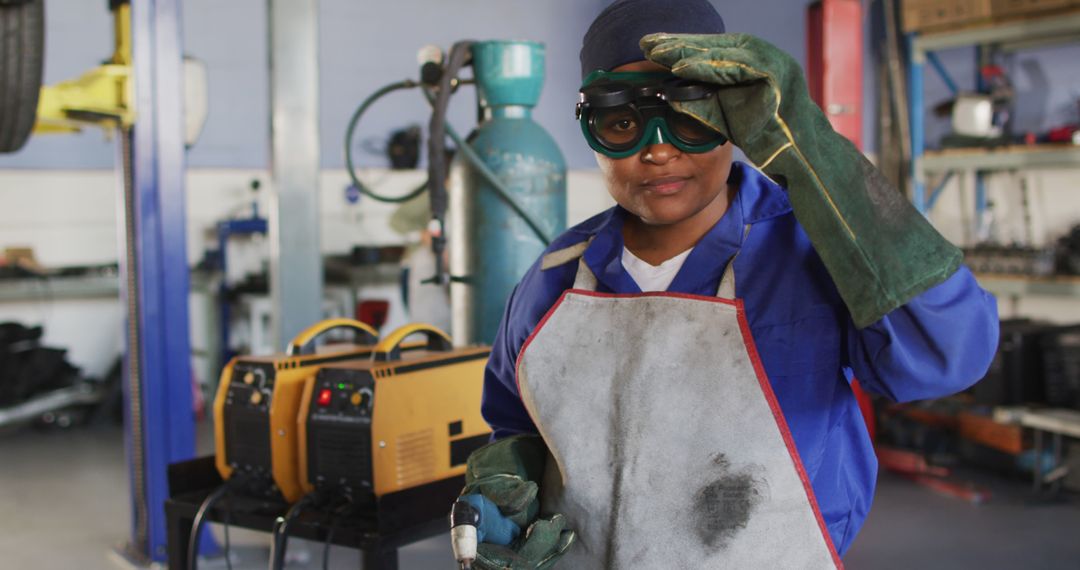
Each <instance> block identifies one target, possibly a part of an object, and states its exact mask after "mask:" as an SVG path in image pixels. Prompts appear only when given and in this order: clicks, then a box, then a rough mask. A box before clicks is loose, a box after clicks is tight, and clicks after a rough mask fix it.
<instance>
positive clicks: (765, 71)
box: [641, 34, 962, 328]
mask: <svg viewBox="0 0 1080 570" xmlns="http://www.w3.org/2000/svg"><path fill="white" fill-rule="evenodd" d="M641 48H642V51H643V52H644V53H645V56H646V57H647V58H648V59H649V60H651V61H653V62H656V63H658V64H660V65H663V66H665V67H669V68H671V72H672V73H673V74H675V75H676V76H678V77H682V78H685V79H691V80H694V81H702V82H707V83H714V84H717V85H720V86H722V87H721V89H720V90H719V91H718V93H717V96H716V98H715V99H713V98H710V99H704V100H700V101H686V102H681V103H676V102H673V103H672V106H673V107H674V108H675V110H677V111H679V112H682V113H686V114H688V115H691V116H693V117H695V118H696V119H698V120H700V121H702V122H703V123H705V124H707V125H709V126H710V127H712V128H714V129H716V130H717V131H719V132H720V133H721V134H723V135H724V136H726V137H727V138H728V139H730V140H731V141H732V142H733V143H734V144H735V145H736V146H738V147H739V148H740V149H742V151H743V152H744V153H745V154H746V156H747V157H748V158H749V159H750V160H751V161H752V162H753V163H754V164H755V165H756V166H757V167H758V168H759V169H761V170H762V171H763V172H764V173H765V174H766V175H767V176H769V177H770V178H771V179H772V180H774V181H775V182H777V183H779V184H780V185H781V186H784V187H785V188H787V190H788V198H789V200H790V201H791V205H792V208H793V210H794V212H795V217H796V218H797V219H798V220H799V223H800V224H801V225H802V227H803V229H804V230H805V231H806V234H807V235H808V236H809V237H810V241H811V242H812V243H813V244H814V248H815V250H817V252H818V255H820V256H821V259H822V261H823V262H824V263H825V267H826V269H828V271H829V274H830V275H831V276H832V278H833V281H834V282H835V283H836V287H837V289H838V290H839V292H840V296H841V297H842V298H843V300H844V303H845V304H846V305H847V307H848V310H849V311H850V313H851V316H852V318H853V320H854V321H855V325H856V326H857V327H859V328H862V327H865V326H867V325H869V324H871V323H874V322H876V321H877V320H879V319H881V317H883V316H885V315H886V314H887V313H888V312H889V311H892V310H893V309H895V308H897V307H899V306H901V305H903V304H905V303H906V302H908V301H909V300H910V299H911V298H912V297H915V296H916V295H918V294H919V293H922V292H923V291H926V290H927V289H929V288H931V287H933V286H934V285H937V284H938V283H941V282H942V281H944V280H945V279H947V278H948V277H949V276H950V275H952V274H953V272H955V271H956V270H957V268H958V267H959V266H960V263H961V260H962V254H961V253H960V250H959V249H957V248H956V247H955V246H953V245H952V244H951V243H949V242H948V241H947V240H945V238H943V237H942V236H941V235H940V234H939V233H938V232H937V231H936V230H935V229H934V228H933V227H932V226H931V225H930V223H929V222H928V221H927V220H926V218H924V217H923V216H922V215H921V214H919V212H918V211H917V210H915V208H914V207H913V206H912V205H911V204H910V203H909V202H908V201H907V199H905V197H904V196H903V194H901V193H900V192H899V191H897V190H896V189H895V188H893V187H892V186H891V185H890V184H889V183H888V181H886V180H885V178H884V177H883V176H882V175H881V173H880V172H878V170H877V169H876V168H874V166H873V165H872V164H870V162H869V161H868V160H867V159H866V158H865V157H864V156H863V155H862V153H861V152H859V150H858V149H857V148H855V146H854V145H853V144H852V143H851V142H850V141H848V140H847V139H846V138H844V137H843V136H842V135H840V134H838V133H836V132H835V131H834V130H833V128H832V125H830V124H829V120H828V118H827V117H826V116H825V114H824V113H823V112H822V111H821V109H820V108H819V107H818V106H817V105H816V104H815V103H814V102H813V100H811V98H810V94H809V92H808V91H807V87H806V79H805V78H804V76H803V73H802V69H801V68H800V67H799V64H798V63H797V62H796V61H795V60H794V59H793V58H792V57H791V56H789V55H788V54H787V53H785V52H783V51H782V50H780V49H779V48H777V47H775V46H773V45H771V44H769V43H768V42H766V41H764V40H761V39H759V38H756V37H753V36H750V35H746V34H716V35H693V34H650V35H648V36H645V37H644V38H642V40H641ZM856 72H858V70H856Z"/></svg>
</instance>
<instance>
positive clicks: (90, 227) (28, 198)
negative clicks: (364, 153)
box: [0, 169, 612, 378]
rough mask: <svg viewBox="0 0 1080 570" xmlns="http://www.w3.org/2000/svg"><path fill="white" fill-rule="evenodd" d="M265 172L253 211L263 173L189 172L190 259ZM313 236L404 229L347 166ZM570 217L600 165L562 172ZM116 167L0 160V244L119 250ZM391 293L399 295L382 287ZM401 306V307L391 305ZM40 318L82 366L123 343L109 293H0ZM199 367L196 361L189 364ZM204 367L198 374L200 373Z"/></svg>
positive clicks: (244, 265) (334, 248) (256, 246)
mask: <svg viewBox="0 0 1080 570" xmlns="http://www.w3.org/2000/svg"><path fill="white" fill-rule="evenodd" d="M425 176H426V173H424V172H418V171H416V172H414V171H407V172H390V171H386V170H367V171H364V172H363V173H362V174H361V177H362V179H363V180H364V181H365V183H367V184H369V185H371V186H372V187H374V188H377V189H378V190H379V191H381V192H384V193H386V194H400V193H403V192H404V191H406V190H407V189H410V188H413V187H415V186H416V184H417V183H418V182H421V181H423V179H424V177H425ZM253 179H258V180H260V181H261V182H262V188H263V189H262V190H261V191H260V192H259V195H260V196H259V202H260V206H259V208H260V212H261V213H262V214H263V215H265V214H266V213H267V212H268V210H267V204H268V200H267V198H268V190H269V188H268V181H269V175H268V173H266V172H264V171H261V170H257V169H250V170H241V169H197V170H190V171H189V172H188V176H187V197H188V200H187V203H188V208H187V218H188V236H187V255H188V260H189V262H190V263H191V264H194V263H196V262H197V261H198V260H199V259H200V258H201V257H202V255H203V251H204V250H205V249H206V248H207V247H210V248H212V249H213V248H216V247H217V245H216V243H217V238H216V233H215V224H216V223H217V222H218V221H220V220H223V219H225V218H227V217H230V216H233V217H246V216H247V215H249V212H250V203H251V201H252V192H251V190H250V182H251V180H253ZM320 184H321V186H320V195H319V197H320V211H321V214H322V215H321V218H320V224H321V228H320V230H321V231H320V236H321V240H322V250H323V252H324V253H346V252H348V251H350V250H351V249H352V247H353V246H355V245H369V246H370V245H395V244H402V243H405V237H404V236H401V235H399V234H397V233H396V232H394V231H393V230H391V229H390V227H389V224H388V221H389V218H390V215H391V214H392V213H393V212H394V210H395V206H394V205H393V204H383V203H379V202H375V201H373V200H369V199H361V200H360V201H359V202H358V203H356V204H349V203H348V202H347V201H346V200H345V197H344V196H345V188H346V186H348V184H349V180H348V175H347V174H346V172H345V171H343V170H329V171H325V172H323V174H322V178H321V182H320ZM568 185H569V188H568V190H569V191H568V210H569V213H568V218H569V222H570V223H571V224H572V223H576V222H578V221H581V220H584V219H585V218H587V217H588V216H590V215H592V214H594V213H596V212H599V211H601V210H603V209H604V208H607V207H609V206H610V205H611V204H612V201H611V199H610V197H609V196H608V195H607V193H606V191H605V190H604V187H603V183H602V180H601V179H600V174H599V172H598V171H595V170H593V171H572V172H570V174H569V176H568ZM116 197H117V191H116V176H115V174H114V173H113V171H111V170H80V171H72V170H67V171H64V170H3V169H0V248H3V247H12V246H27V247H31V248H33V249H34V252H35V255H36V257H37V259H38V261H39V262H40V263H41V264H43V265H45V266H47V267H59V266H65V265H87V264H101V263H111V262H115V261H116V260H117V252H118V249H117V247H118V242H117V239H118V230H117V225H116V224H117V199H116ZM267 252H268V246H267V244H266V243H265V241H263V240H260V239H254V240H247V241H245V240H236V242H235V243H232V244H231V245H230V249H229V256H230V258H229V264H230V278H234V279H235V278H240V277H242V275H243V273H246V272H250V271H255V270H257V269H258V268H259V267H260V265H261V264H263V263H264V262H265V256H266V255H267ZM388 296H389V297H391V299H392V300H393V302H397V296H396V295H388ZM191 301H192V302H191V310H192V313H193V315H192V322H191V334H192V348H193V350H197V351H198V350H204V349H205V348H206V347H207V346H208V340H209V339H208V338H207V335H208V334H209V331H212V330H214V329H213V328H212V326H211V325H209V324H208V322H207V318H206V316H205V313H206V311H212V310H214V307H213V306H212V305H210V304H208V303H207V302H206V299H205V298H204V297H201V295H196V294H193V295H192V299H191ZM395 310H397V311H399V312H400V311H402V309H400V308H398V309H395ZM6 320H13V321H19V322H23V323H27V324H41V325H44V327H45V342H47V343H49V344H52V345H56V346H66V347H69V348H70V356H71V359H72V361H73V362H74V363H75V364H77V365H79V366H81V367H83V369H84V371H85V372H86V373H87V374H91V375H101V374H104V373H105V372H106V371H107V369H108V367H109V365H110V364H111V363H112V361H113V359H114V358H115V357H116V356H117V355H118V354H119V353H120V350H121V347H122V326H123V314H122V312H121V307H120V304H119V302H118V301H117V300H116V299H84V300H53V299H50V297H49V295H48V291H47V290H45V289H43V290H42V295H41V296H40V297H39V298H36V299H34V300H32V301H26V302H19V303H10V302H9V303H4V302H0V322H2V321H6ZM200 368H203V367H199V366H197V367H196V369H197V370H199V369H200ZM207 374H208V372H206V371H205V369H204V371H203V372H202V373H200V374H199V376H200V377H203V378H205V376H206V375H207Z"/></svg>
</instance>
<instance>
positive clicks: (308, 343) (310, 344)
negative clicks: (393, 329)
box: [285, 319, 379, 356]
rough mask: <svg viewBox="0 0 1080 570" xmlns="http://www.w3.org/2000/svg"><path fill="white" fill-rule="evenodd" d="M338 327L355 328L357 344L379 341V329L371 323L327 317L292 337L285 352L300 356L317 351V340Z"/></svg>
mask: <svg viewBox="0 0 1080 570" xmlns="http://www.w3.org/2000/svg"><path fill="white" fill-rule="evenodd" d="M336 329H353V330H354V331H356V334H357V337H358V338H357V340H356V343H357V344H375V343H376V342H378V341H379V331H377V330H375V329H373V328H371V326H370V325H368V324H366V323H362V322H360V321H357V320H354V319H326V320H325V321H319V322H317V323H315V324H313V325H311V326H310V327H308V328H307V329H305V330H304V331H302V332H301V333H300V334H298V335H296V338H294V339H292V342H290V343H289V346H287V347H285V354H288V355H289V356H300V355H302V354H313V353H314V352H315V340H316V339H318V338H319V337H320V336H322V335H324V334H326V333H328V332H330V331H332V330H336Z"/></svg>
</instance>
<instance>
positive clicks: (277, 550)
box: [270, 494, 315, 570]
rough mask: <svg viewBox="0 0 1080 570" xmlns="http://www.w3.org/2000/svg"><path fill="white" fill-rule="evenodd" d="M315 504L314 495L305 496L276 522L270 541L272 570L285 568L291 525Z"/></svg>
mask: <svg viewBox="0 0 1080 570" xmlns="http://www.w3.org/2000/svg"><path fill="white" fill-rule="evenodd" d="M314 503H315V496H314V494H308V495H304V497H303V498H302V499H300V500H299V501H297V502H296V504H295V505H293V506H292V507H291V508H290V509H289V510H288V512H286V513H285V516H283V517H278V518H277V519H275V520H274V529H273V531H272V533H271V540H270V570H281V569H282V568H284V567H285V549H286V547H287V546H288V542H289V525H290V524H292V522H293V521H294V520H296V517H298V516H300V513H301V512H302V511H303V510H304V509H306V508H308V507H310V506H311V505H313V504H314Z"/></svg>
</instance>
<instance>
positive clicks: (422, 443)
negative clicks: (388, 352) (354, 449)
mask: <svg viewBox="0 0 1080 570" xmlns="http://www.w3.org/2000/svg"><path fill="white" fill-rule="evenodd" d="M466 350H468V351H471V352H476V351H478V350H483V351H485V352H486V351H487V349H475V348H474V349H466ZM455 354H458V351H455ZM441 360H446V361H452V359H450V358H446V357H443V358H441ZM486 365H487V358H481V359H476V360H470V361H466V362H460V363H456V364H443V365H439V366H435V367H432V368H428V369H425V370H419V371H415V372H404V373H401V374H398V373H396V371H395V370H394V367H391V366H387V367H383V368H382V369H380V370H379V371H378V373H377V374H376V376H375V395H374V406H375V408H374V414H373V415H372V425H371V440H372V441H371V449H372V454H373V455H374V457H373V458H372V463H373V465H372V473H373V475H374V479H375V480H374V487H375V496H376V497H381V496H383V495H386V494H388V493H393V492H396V491H402V490H404V489H408V488H411V487H416V486H418V485H423V484H425V483H430V482H433V481H438V480H441V479H446V478H448V477H453V476H456V475H463V474H464V473H465V464H464V463H461V464H459V465H451V461H450V446H451V443H452V441H455V440H458V439H467V438H469V437H475V436H479V435H484V434H487V433H488V432H490V428H489V427H488V425H487V422H485V421H484V418H483V416H481V415H480V402H481V397H482V394H483V385H484V367H485V366H486ZM455 421H461V423H462V432H461V433H460V434H458V435H457V436H454V437H451V436H450V435H449V433H448V432H447V429H446V426H447V424H449V423H451V422H455Z"/></svg>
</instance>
